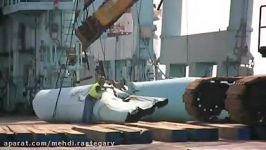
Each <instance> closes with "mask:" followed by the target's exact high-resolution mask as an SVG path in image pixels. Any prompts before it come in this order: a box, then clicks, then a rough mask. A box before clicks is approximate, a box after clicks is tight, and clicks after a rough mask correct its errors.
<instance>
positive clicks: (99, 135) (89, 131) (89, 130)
mask: <svg viewBox="0 0 266 150" xmlns="http://www.w3.org/2000/svg"><path fill="white" fill-rule="evenodd" d="M72 129H73V130H75V131H79V132H82V133H85V134H86V137H87V138H88V139H89V140H92V141H94V142H114V143H115V144H116V145H118V144H122V143H123V140H124V139H123V135H122V133H121V132H120V131H118V130H114V129H108V128H104V127H100V126H97V125H91V126H81V125H80V126H74V127H73V128H72Z"/></svg>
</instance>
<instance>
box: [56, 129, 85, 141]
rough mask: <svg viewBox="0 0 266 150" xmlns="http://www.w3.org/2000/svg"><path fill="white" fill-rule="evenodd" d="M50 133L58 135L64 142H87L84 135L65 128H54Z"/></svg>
mask: <svg viewBox="0 0 266 150" xmlns="http://www.w3.org/2000/svg"><path fill="white" fill-rule="evenodd" d="M51 130H52V131H54V132H56V133H57V134H60V135H61V136H62V137H63V139H64V141H66V142H69V141H73V142H85V141H87V137H86V134H85V133H82V132H78V131H75V130H72V129H67V128H54V129H51Z"/></svg>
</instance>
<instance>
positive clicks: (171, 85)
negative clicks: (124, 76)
mask: <svg viewBox="0 0 266 150" xmlns="http://www.w3.org/2000/svg"><path fill="white" fill-rule="evenodd" d="M196 79H198V78H193V77H189V78H176V79H168V80H158V81H148V82H133V83H130V84H129V92H130V94H134V95H141V96H154V97H165V98H168V104H167V105H166V106H165V107H163V108H161V109H158V110H156V111H155V113H153V114H152V115H151V116H149V117H147V118H146V119H147V120H152V121H161V120H166V121H189V120H193V118H192V116H190V115H189V114H188V113H187V112H186V110H185V104H184V103H183V94H184V92H185V90H186V87H187V86H188V84H190V83H191V82H193V81H195V80H196Z"/></svg>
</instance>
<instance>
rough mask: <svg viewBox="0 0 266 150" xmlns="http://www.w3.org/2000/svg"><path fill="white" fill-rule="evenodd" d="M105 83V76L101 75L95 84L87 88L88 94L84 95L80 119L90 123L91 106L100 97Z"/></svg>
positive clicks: (91, 120)
mask: <svg viewBox="0 0 266 150" xmlns="http://www.w3.org/2000/svg"><path fill="white" fill-rule="evenodd" d="M104 83H105V78H104V77H103V76H101V77H100V78H99V80H98V82H96V83H95V84H93V85H92V87H91V88H90V90H89V93H88V95H87V96H86V100H85V105H84V110H83V117H82V120H83V122H84V123H92V122H93V117H92V116H93V107H94V105H95V103H96V102H97V100H100V99H101V97H102V92H103V89H104V88H105V87H104Z"/></svg>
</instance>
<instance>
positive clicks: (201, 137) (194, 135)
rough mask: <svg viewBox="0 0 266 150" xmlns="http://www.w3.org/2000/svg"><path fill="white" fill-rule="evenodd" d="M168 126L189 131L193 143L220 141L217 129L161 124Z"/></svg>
mask: <svg viewBox="0 0 266 150" xmlns="http://www.w3.org/2000/svg"><path fill="white" fill-rule="evenodd" d="M160 123H161V124H164V125H167V126H176V127H183V128H185V129H186V130H187V131H188V136H189V140H191V141H217V140H218V139H219V136H218V129H217V128H215V127H209V126H201V125H192V124H184V123H174V122H160Z"/></svg>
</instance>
